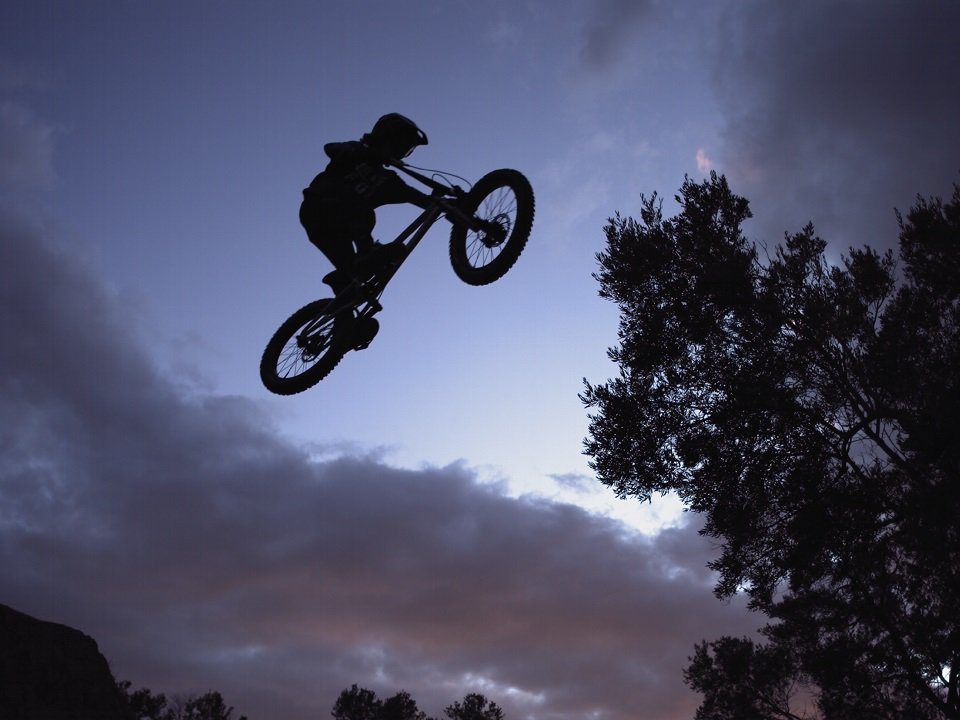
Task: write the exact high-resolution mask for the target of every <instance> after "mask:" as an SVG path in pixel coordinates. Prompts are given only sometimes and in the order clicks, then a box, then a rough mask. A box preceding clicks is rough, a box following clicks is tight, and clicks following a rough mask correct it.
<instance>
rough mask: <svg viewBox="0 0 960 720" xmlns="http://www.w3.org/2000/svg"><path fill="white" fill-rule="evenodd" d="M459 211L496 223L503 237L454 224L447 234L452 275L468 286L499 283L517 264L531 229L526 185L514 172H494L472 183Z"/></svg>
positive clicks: (530, 203)
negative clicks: (453, 273)
mask: <svg viewBox="0 0 960 720" xmlns="http://www.w3.org/2000/svg"><path fill="white" fill-rule="evenodd" d="M460 207H461V209H462V210H463V211H464V212H465V213H467V214H469V215H473V216H475V217H477V218H479V219H480V220H484V221H492V222H495V223H497V224H498V225H499V226H500V227H501V228H502V229H503V232H504V233H505V237H503V238H500V237H498V236H497V235H493V234H490V233H487V232H484V231H475V230H470V229H469V228H467V227H465V226H463V225H460V224H457V223H454V225H453V228H451V230H450V264H451V265H452V266H453V271H454V272H455V273H456V275H457V277H458V278H460V279H461V280H463V282H465V283H467V284H468V285H487V284H489V283H492V282H493V281H494V280H499V279H500V278H501V277H503V276H504V275H505V274H506V273H507V271H508V270H509V269H510V268H512V267H513V265H514V263H516V262H517V259H518V258H519V257H520V253H521V252H523V248H524V247H525V246H526V244H527V238H529V236H530V230H531V229H532V227H533V215H534V210H535V202H534V197H533V188H532V187H531V186H530V182H529V181H528V180H527V178H525V177H524V176H523V175H522V174H521V173H519V172H517V171H516V170H510V169H506V168H505V169H501V170H494V171H492V172H489V173H487V174H486V175H484V176H483V177H482V178H480V179H479V180H478V181H477V182H476V184H475V185H474V186H473V188H471V190H470V192H468V193H467V194H466V196H465V198H464V200H463V202H462V203H461V205H460Z"/></svg>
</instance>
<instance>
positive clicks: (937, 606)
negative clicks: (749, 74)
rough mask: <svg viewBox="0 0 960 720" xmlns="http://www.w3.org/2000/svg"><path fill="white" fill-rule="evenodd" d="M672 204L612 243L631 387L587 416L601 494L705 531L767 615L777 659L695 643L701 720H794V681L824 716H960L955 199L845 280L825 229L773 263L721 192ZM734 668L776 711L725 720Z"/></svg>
mask: <svg viewBox="0 0 960 720" xmlns="http://www.w3.org/2000/svg"><path fill="white" fill-rule="evenodd" d="M676 199H677V202H678V203H679V208H680V210H679V213H678V214H677V215H676V217H674V218H671V219H665V218H664V216H663V212H662V201H661V199H660V198H658V196H657V195H656V194H654V195H653V196H652V197H649V198H647V197H644V198H643V199H642V204H641V212H640V218H639V220H635V219H632V218H623V217H621V216H619V215H618V216H616V217H614V218H613V219H611V220H610V222H609V223H608V225H607V226H606V228H605V232H606V239H607V246H606V249H605V250H604V251H603V252H601V253H600V254H599V255H598V261H599V265H600V269H599V271H598V272H597V273H596V275H595V277H596V278H597V279H598V281H599V283H600V294H601V296H603V297H605V298H608V299H610V300H611V301H613V302H615V303H617V305H618V306H619V308H620V311H621V319H620V329H619V344H618V345H617V346H616V347H614V348H612V349H611V350H610V357H611V359H612V360H614V362H616V363H617V365H618V366H619V374H618V376H617V377H615V378H612V379H610V380H608V381H607V382H604V383H602V384H597V385H593V384H590V383H589V382H585V390H584V392H583V394H582V399H583V401H584V402H585V404H586V406H587V407H588V409H589V411H590V429H589V436H588V437H587V439H586V441H585V450H586V452H587V453H588V454H589V455H591V456H592V461H591V464H592V466H593V468H594V469H595V470H596V472H597V476H598V478H599V479H600V480H601V481H602V482H604V483H606V484H607V485H609V486H610V487H611V488H612V489H613V490H614V492H616V493H617V494H618V495H620V496H622V497H627V496H632V497H636V498H639V499H641V500H645V499H649V498H650V497H651V496H652V495H653V494H654V493H676V494H677V495H678V496H679V497H680V498H681V499H682V501H683V502H684V504H685V507H687V508H688V509H690V510H693V511H696V512H698V513H702V514H703V517H704V520H705V525H704V529H703V531H702V532H703V533H705V534H707V535H709V536H711V537H713V538H716V539H717V540H718V541H719V544H720V547H721V552H720V556H719V558H717V559H716V560H715V561H714V562H713V563H712V564H711V567H713V569H715V570H716V571H718V573H719V581H718V584H717V587H716V592H717V594H718V595H720V596H730V595H732V594H734V593H737V592H746V593H747V594H748V595H749V599H750V605H751V607H752V608H754V609H756V610H759V611H762V612H764V613H766V614H767V615H768V616H769V618H770V623H769V624H768V625H767V627H766V628H765V630H764V633H765V635H766V641H767V642H768V643H769V647H767V648H760V647H754V646H753V643H752V642H750V641H747V640H741V641H734V640H733V639H730V638H725V639H723V641H722V642H720V643H714V644H704V645H701V646H698V648H697V651H696V654H695V656H694V658H692V661H691V666H690V668H688V671H687V681H688V683H689V684H691V685H692V686H693V687H695V688H696V689H697V690H699V691H701V692H704V694H705V702H704V705H703V706H701V714H699V715H698V717H699V718H717V719H719V718H728V717H729V718H732V717H757V718H767V717H769V718H781V717H791V715H790V714H789V712H790V710H789V708H788V706H787V705H784V704H783V699H782V697H781V696H782V695H783V692H781V691H783V690H784V689H785V688H788V687H789V684H787V685H784V684H783V682H781V681H784V680H786V679H790V678H792V679H793V680H795V681H798V682H806V683H809V684H810V685H811V687H813V688H814V692H815V697H816V701H817V702H816V708H817V712H818V713H819V715H820V716H821V717H825V718H826V717H830V718H832V717H844V718H850V717H866V716H869V717H871V718H879V717H891V718H892V717H911V718H925V717H931V718H934V717H936V718H960V694H958V690H960V689H958V675H960V620H958V618H960V614H958V613H957V611H956V599H957V598H958V597H960V562H958V561H957V557H958V547H960V443H958V442H957V430H958V428H960V188H956V187H955V188H954V192H953V195H952V198H951V199H950V200H949V201H948V202H946V203H944V202H943V201H941V200H939V199H936V198H934V199H919V198H918V200H917V202H916V204H915V206H914V207H913V208H912V209H911V210H910V212H909V213H908V214H907V215H906V217H902V216H900V215H899V214H898V216H897V218H898V220H899V223H900V243H899V262H897V260H896V259H895V256H894V254H893V253H892V252H885V253H880V252H877V251H875V250H873V249H871V248H870V247H869V246H864V247H862V248H859V249H857V248H851V249H850V250H849V252H848V253H847V254H846V256H845V257H843V258H842V259H840V260H838V261H837V262H836V263H831V262H830V261H829V260H828V257H827V254H826V252H827V245H826V242H825V241H824V240H823V239H821V238H820V237H818V236H817V235H816V234H815V232H814V229H813V227H812V226H809V225H808V226H807V227H805V228H803V229H802V230H801V231H800V232H798V233H796V234H793V235H788V236H785V238H784V242H783V244H782V245H779V246H777V247H776V248H775V249H772V250H769V251H768V250H767V249H765V248H764V247H763V246H760V247H758V246H757V245H756V244H754V243H752V242H749V241H748V240H747V239H746V237H745V236H744V233H743V229H742V228H743V224H744V222H745V221H746V220H747V219H748V218H749V217H750V210H749V205H748V203H747V201H746V200H745V199H744V198H741V197H738V196H737V195H735V194H734V193H733V192H731V190H730V188H729V186H728V184H727V182H726V179H725V178H723V177H722V176H718V175H716V174H712V175H711V177H710V178H709V179H707V180H705V181H703V182H700V183H697V182H694V181H692V180H690V179H687V180H686V181H685V182H684V184H683V187H682V188H681V190H680V193H679V195H678V196H677V198H676ZM737 667H739V670H738V671H737V672H736V673H735V674H736V676H737V677H739V678H740V689H741V690H745V691H748V690H752V691H755V692H756V693H759V692H761V691H763V692H770V693H772V694H770V697H771V698H774V699H776V698H781V700H778V701H777V702H778V703H779V710H777V711H776V712H774V711H773V710H771V709H769V708H768V709H767V710H764V709H763V708H762V707H761V706H762V703H760V704H759V705H757V706H756V707H755V709H754V714H748V715H743V714H741V715H738V714H736V713H734V712H729V713H727V714H724V711H721V710H717V708H718V707H721V706H722V703H720V705H718V704H716V703H714V704H713V705H712V706H711V707H713V708H714V709H713V710H710V709H709V708H708V705H709V704H710V701H711V698H712V699H713V700H716V699H717V697H718V696H717V692H718V690H717V687H719V686H718V685H717V684H716V683H712V682H711V675H714V676H717V675H718V674H720V673H727V674H729V673H732V672H734V669H735V668H737ZM761 667H766V668H778V669H777V673H779V679H778V678H774V677H771V676H770V675H769V673H767V672H766V671H764V672H760V671H759V669H760V668H761ZM758 673H759V674H758ZM764 673H766V674H764ZM761 676H762V677H763V678H765V679H763V680H762V681H761V680H759V679H757V678H758V677H761ZM728 679H729V678H728ZM728 686H729V684H728ZM711 688H713V690H711ZM774 690H775V691H776V692H773V691H774ZM711 692H713V695H712V696H711V695H710V693H711ZM787 694H789V693H787ZM744 697H746V696H742V697H740V699H739V700H737V702H741V701H744V702H745V700H744ZM758 697H759V695H755V696H754V700H757V698H758ZM731 702H732V701H731ZM774 704H776V703H774ZM741 705H742V702H741ZM744 707H745V706H744ZM771 707H772V706H771ZM907 708H909V709H910V710H909V713H908V714H904V713H906V712H907V710H906V709H907ZM765 713H766V714H765ZM784 713H787V714H784Z"/></svg>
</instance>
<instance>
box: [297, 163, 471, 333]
mask: <svg viewBox="0 0 960 720" xmlns="http://www.w3.org/2000/svg"><path fill="white" fill-rule="evenodd" d="M390 165H391V166H393V167H395V168H397V169H398V170H400V171H401V172H403V173H405V174H407V175H410V176H411V177H414V178H416V179H417V180H419V181H420V182H422V183H423V184H424V185H427V186H428V187H430V188H432V189H433V191H434V195H433V202H432V203H431V204H430V205H429V206H428V207H426V208H425V209H424V210H423V211H422V212H421V213H420V215H418V216H417V218H416V219H415V220H414V221H413V222H411V223H410V224H409V225H408V226H407V227H406V228H405V229H404V230H403V231H402V232H401V233H400V234H399V235H397V237H396V238H395V239H394V242H395V243H403V245H404V249H405V252H404V254H403V255H402V256H401V257H400V258H399V259H398V260H397V261H396V262H394V263H392V264H391V265H389V266H388V267H386V268H382V269H379V270H378V271H377V273H376V274H375V275H373V277H371V278H369V279H367V280H361V279H360V278H356V279H354V281H353V282H352V283H351V284H350V285H349V286H347V287H346V288H345V289H344V290H343V291H342V292H340V294H338V295H337V296H336V298H334V300H335V304H334V306H333V307H332V308H330V309H328V310H327V311H326V312H325V313H324V314H323V316H322V317H318V318H317V319H316V320H315V321H314V322H313V323H310V324H309V325H307V326H306V327H304V329H303V331H302V334H303V335H310V334H311V333H313V331H314V330H315V329H316V328H317V327H318V326H319V325H320V324H322V323H323V322H324V319H325V317H329V316H336V315H339V314H340V313H343V312H345V311H349V312H350V314H351V315H353V311H354V310H356V311H357V312H356V315H355V317H356V318H357V319H360V318H371V317H373V316H374V315H376V314H377V313H378V312H380V311H381V310H383V306H382V305H381V304H380V297H381V296H382V295H383V292H384V290H386V287H387V284H388V283H389V282H390V280H391V279H392V278H393V276H394V275H396V273H397V271H398V270H399V269H400V266H401V265H403V263H404V262H405V261H406V259H407V258H408V257H410V253H412V252H413V250H414V248H416V246H417V245H419V244H420V241H421V240H422V239H423V238H424V236H425V235H426V234H427V232H429V230H430V228H432V227H433V225H434V223H436V222H437V220H439V219H440V217H441V216H444V215H445V216H446V217H447V219H448V220H450V222H451V223H455V224H462V225H465V226H466V227H468V228H470V229H471V230H480V229H482V227H483V224H482V223H481V221H479V220H477V218H475V217H471V216H469V215H466V214H465V213H464V212H463V211H461V210H460V208H459V207H457V205H456V203H454V202H453V201H452V200H453V199H454V198H456V197H459V196H460V195H461V194H462V193H463V191H462V190H460V188H457V187H452V188H451V187H450V186H447V185H444V184H442V183H438V182H436V181H435V180H433V179H431V178H428V177H426V176H425V175H421V174H420V173H418V172H416V171H415V170H412V169H410V168H408V167H407V166H406V165H404V164H403V163H390Z"/></svg>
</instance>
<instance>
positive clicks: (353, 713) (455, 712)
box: [330, 684, 503, 720]
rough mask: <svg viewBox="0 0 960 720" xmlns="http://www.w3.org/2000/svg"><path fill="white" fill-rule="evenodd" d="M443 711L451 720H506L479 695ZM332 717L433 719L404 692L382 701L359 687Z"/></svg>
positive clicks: (336, 705)
mask: <svg viewBox="0 0 960 720" xmlns="http://www.w3.org/2000/svg"><path fill="white" fill-rule="evenodd" d="M443 712H444V714H445V715H446V716H447V717H448V718H449V720H503V710H501V709H500V706H499V705H497V704H496V703H495V702H493V701H491V700H487V698H486V697H484V696H483V695H481V694H479V693H470V694H468V695H466V696H465V697H464V698H463V701H462V702H455V703H453V704H452V705H448V706H447V707H446V708H445V709H444V711H443ZM330 714H331V715H332V716H333V717H334V720H432V719H431V718H428V717H427V715H426V714H425V713H424V712H422V711H421V710H420V709H419V708H418V707H417V703H416V701H415V700H414V699H413V698H412V697H411V696H410V694H409V693H408V692H406V691H404V690H401V691H400V692H398V693H397V694H396V695H392V696H391V697H389V698H387V699H386V700H381V699H380V698H378V697H377V694H376V693H375V692H373V691H372V690H368V689H366V688H362V687H358V686H357V685H355V684H354V685H352V686H351V687H350V688H348V689H345V690H343V691H342V692H341V693H340V696H339V697H338V698H337V700H336V702H335V703H334V704H333V710H332V711H331V713H330Z"/></svg>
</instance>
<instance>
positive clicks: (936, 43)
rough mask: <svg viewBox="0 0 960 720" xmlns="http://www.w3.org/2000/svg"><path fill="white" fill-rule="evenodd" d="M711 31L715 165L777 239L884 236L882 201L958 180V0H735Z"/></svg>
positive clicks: (762, 228) (890, 233) (890, 212)
mask: <svg viewBox="0 0 960 720" xmlns="http://www.w3.org/2000/svg"><path fill="white" fill-rule="evenodd" d="M728 9H729V14H728V15H727V16H726V19H725V21H724V22H722V23H720V24H719V25H717V26H716V28H715V29H714V30H713V31H712V32H711V35H712V36H713V37H714V41H713V43H712V44H711V47H712V52H711V55H710V62H711V63H712V64H713V66H714V68H715V71H716V75H715V79H716V88H717V92H718V99H719V103H720V108H721V111H722V113H723V118H724V122H725V127H726V130H725V135H724V138H725V146H724V147H723V148H722V149H721V151H720V152H718V153H716V157H715V159H716V160H717V161H718V162H717V167H718V169H719V170H720V171H722V172H724V173H726V174H727V176H728V177H729V178H730V179H731V182H732V183H733V185H734V188H735V190H736V191H738V192H740V193H741V194H743V195H745V196H747V197H748V198H749V199H750V200H751V203H752V205H753V207H754V210H755V213H756V214H757V218H758V223H757V226H758V231H759V232H761V233H762V234H763V235H764V237H765V238H767V239H770V240H773V241H774V242H778V241H779V240H780V238H782V234H783V232H784V231H791V232H793V231H796V230H799V229H800V227H801V226H802V225H803V224H805V223H806V222H807V221H813V222H814V223H815V225H817V227H818V230H819V231H820V232H821V234H822V235H823V236H824V238H825V239H827V240H830V241H832V242H835V243H836V245H837V246H838V249H840V250H845V248H846V247H848V246H850V245H855V246H860V245H862V244H864V243H869V244H871V245H873V246H883V247H890V246H893V245H894V244H895V242H896V222H895V218H894V207H899V208H900V209H901V210H906V209H908V208H909V206H910V205H911V204H912V203H913V200H914V198H915V197H916V195H917V194H918V193H919V194H922V195H929V194H939V195H945V194H949V193H950V192H951V190H952V185H951V183H953V182H956V181H958V180H960V134H958V133H957V130H956V127H957V117H960V94H958V93H957V92H956V91H955V89H954V88H955V86H956V74H957V68H958V67H960V43H957V41H956V28H957V27H958V26H960V5H958V4H956V3H944V2H936V1H927V0H924V1H922V2H883V3H875V2H845V3H836V2H827V1H825V0H824V1H816V2H804V3H765V2H746V3H742V2H737V3H732V4H731V5H730V6H729V8H728Z"/></svg>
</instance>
